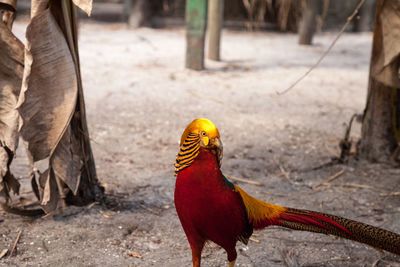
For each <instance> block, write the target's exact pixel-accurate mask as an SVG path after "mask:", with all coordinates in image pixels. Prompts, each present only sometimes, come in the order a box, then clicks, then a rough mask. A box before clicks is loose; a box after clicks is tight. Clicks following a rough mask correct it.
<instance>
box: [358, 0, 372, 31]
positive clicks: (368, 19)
mask: <svg viewBox="0 0 400 267" xmlns="http://www.w3.org/2000/svg"><path fill="white" fill-rule="evenodd" d="M375 2H376V0H367V1H366V2H365V3H364V5H363V6H362V7H361V9H360V11H359V12H358V17H357V18H358V19H357V20H355V21H354V31H355V32H369V31H371V29H372V22H373V21H372V18H373V16H374V8H375Z"/></svg>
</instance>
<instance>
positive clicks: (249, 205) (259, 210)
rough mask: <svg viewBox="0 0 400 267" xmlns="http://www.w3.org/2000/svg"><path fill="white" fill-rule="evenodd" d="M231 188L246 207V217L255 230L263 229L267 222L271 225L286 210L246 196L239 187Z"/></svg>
mask: <svg viewBox="0 0 400 267" xmlns="http://www.w3.org/2000/svg"><path fill="white" fill-rule="evenodd" d="M233 186H234V187H235V189H236V191H237V192H239V194H240V196H241V197H242V199H243V203H244V206H245V207H246V211H247V217H248V219H249V221H250V222H251V223H252V224H253V227H254V228H255V229H259V228H262V227H265V226H266V225H264V224H270V223H269V222H271V224H272V222H273V221H275V220H277V219H278V218H279V216H280V215H281V214H282V213H283V212H285V211H286V210H287V209H286V208H285V207H282V206H278V205H274V204H269V203H266V202H264V201H261V200H258V199H256V198H254V197H252V196H250V195H249V194H247V193H246V192H245V191H244V190H243V189H241V188H240V187H239V186H237V185H233Z"/></svg>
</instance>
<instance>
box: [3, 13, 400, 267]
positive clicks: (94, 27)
mask: <svg viewBox="0 0 400 267" xmlns="http://www.w3.org/2000/svg"><path fill="white" fill-rule="evenodd" d="M25 24H26V22H25V21H17V22H16V25H15V32H16V34H17V35H18V36H19V37H21V38H23V39H24V37H23V35H24V29H25ZM80 28H81V31H80V39H79V45H80V55H81V62H82V72H83V83H84V89H85V97H86V104H87V113H88V121H89V127H90V134H91V138H92V140H93V142H92V146H93V150H94V155H95V160H96V166H97V172H98V176H99V179H100V180H101V182H102V183H103V184H104V185H105V187H106V192H107V194H108V196H109V198H113V199H115V200H116V202H115V203H114V204H115V205H114V206H108V207H105V206H102V205H98V204H95V205H91V206H88V207H70V208H67V210H66V211H65V212H64V213H63V214H59V215H53V216H48V217H46V218H37V219H30V218H22V217H19V216H14V215H7V214H4V213H0V221H1V222H0V251H1V250H2V249H5V248H11V246H12V244H13V242H14V240H15V238H16V236H17V233H18V231H19V230H22V235H21V238H20V240H19V243H18V247H17V251H16V253H15V254H16V255H15V256H12V257H10V258H8V257H4V258H2V259H1V260H0V265H4V266H25V265H27V266H38V265H40V266H190V264H191V253H190V249H189V246H188V243H187V241H186V237H185V235H184V233H183V231H182V229H181V226H180V223H179V221H178V217H177V215H176V212H175V208H174V202H173V192H174V184H175V178H174V169H173V163H174V160H175V156H176V153H177V150H178V141H179V139H180V135H181V133H182V131H183V129H184V127H185V126H186V125H187V124H188V123H189V122H190V121H191V120H193V119H194V118H197V117H206V118H209V119H210V120H212V121H213V122H215V124H216V125H217V126H218V127H219V129H220V132H221V135H222V141H223V143H224V161H223V166H222V169H223V172H224V173H225V174H228V175H231V176H235V177H241V178H246V179H251V180H255V181H258V182H260V183H262V186H257V185H251V184H247V183H239V184H240V186H241V187H242V188H244V189H245V190H247V191H248V192H249V193H251V194H252V195H254V196H256V197H258V198H260V199H263V200H265V201H268V202H272V203H276V204H280V205H285V206H290V207H296V208H307V209H311V210H317V211H324V212H326V213H332V214H336V215H340V216H344V217H348V218H351V219H355V220H358V221H362V222H365V223H369V224H372V225H376V226H379V227H382V228H385V229H389V230H392V231H395V232H400V223H399V222H400V196H399V195H398V194H397V195H396V194H395V192H399V191H400V169H399V168H395V167H393V166H390V165H385V164H376V163H375V164H372V163H368V162H363V161H356V160H351V161H350V162H349V163H348V164H335V165H331V166H325V167H321V168H316V167H318V166H321V165H322V164H324V163H327V162H329V161H330V160H331V158H332V157H334V156H337V155H338V154H339V149H338V143H339V141H340V139H341V138H342V137H343V135H344V131H345V126H346V124H347V123H348V121H349V119H350V117H351V116H352V114H354V113H361V112H362V111H363V108H364V104H365V99H366V88H367V77H368V68H369V55H370V50H371V39H372V35H371V34H369V33H366V34H350V33H347V34H344V35H343V36H342V37H341V39H340V40H339V42H338V43H337V45H336V46H335V47H334V48H333V50H332V51H331V53H330V54H329V55H328V56H327V58H326V59H325V60H324V61H323V63H322V64H321V66H320V67H318V68H317V69H315V70H314V71H313V72H312V74H310V75H309V76H308V77H307V78H306V79H305V80H304V81H303V82H301V83H300V84H299V85H298V86H297V87H296V88H295V89H293V90H292V91H291V92H289V93H287V94H284V95H281V96H279V95H277V93H276V92H277V91H281V90H283V89H285V88H286V87H288V86H289V85H290V84H291V83H292V82H293V81H294V80H296V79H297V78H298V77H299V76H300V75H302V74H303V73H304V72H305V71H306V70H307V69H308V68H309V66H310V65H312V64H313V63H314V62H315V61H316V60H317V59H318V57H319V56H320V55H321V54H322V53H323V51H324V50H325V49H326V48H327V47H328V46H329V44H330V42H331V41H332V40H333V38H334V36H335V34H334V33H323V34H319V35H317V36H316V38H315V45H313V46H299V45H297V36H296V35H294V34H278V33H270V32H256V33H246V32H233V31H224V32H223V43H222V59H223V60H222V62H212V61H207V62H206V65H207V68H206V70H204V71H201V72H196V71H190V70H186V69H184V51H185V37H184V31H183V30H182V29H164V30H154V29H148V28H144V29H139V30H129V29H127V28H126V27H125V26H124V25H123V24H98V23H93V22H83V23H82V24H81V27H80ZM359 134H360V125H359V124H356V125H355V128H354V131H353V133H352V139H353V140H354V141H356V140H357V139H358V138H359ZM18 153H19V154H18V155H17V157H16V159H15V161H14V163H13V166H12V171H13V172H14V173H15V174H16V176H18V177H19V178H20V180H21V182H22V183H23V184H24V185H25V187H24V188H23V190H22V191H23V192H25V193H23V194H22V197H24V198H31V197H32V195H31V194H29V187H28V186H27V184H28V177H27V169H28V166H27V160H26V158H25V155H24V153H23V149H20V151H19V152H18ZM338 172H343V173H342V174H341V175H339V176H338V177H336V178H334V177H333V175H335V174H337V173H338ZM330 177H331V178H332V181H330V183H328V184H326V183H325V184H323V182H324V181H326V180H327V179H330ZM14 199H16V200H18V197H15V198H14ZM253 238H254V241H250V243H249V244H248V246H245V245H243V244H239V245H238V247H237V248H238V260H237V266H400V258H399V257H397V256H394V255H392V254H390V253H381V252H379V251H377V250H375V249H373V248H370V247H368V246H365V245H363V244H359V243H355V242H350V241H346V240H342V239H336V238H333V237H331V236H325V235H318V234H313V233H305V232H295V231H291V230H285V229H282V228H278V227H271V228H269V229H265V230H263V231H259V232H257V235H255V236H254V237H253ZM203 263H204V266H224V265H225V264H226V255H225V252H224V251H223V250H222V249H220V248H219V247H217V246H215V245H213V244H209V245H208V246H207V247H206V249H205V250H204V252H203Z"/></svg>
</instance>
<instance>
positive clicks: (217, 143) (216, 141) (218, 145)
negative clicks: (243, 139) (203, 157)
mask: <svg viewBox="0 0 400 267" xmlns="http://www.w3.org/2000/svg"><path fill="white" fill-rule="evenodd" d="M211 144H212V145H214V146H215V147H216V148H217V149H219V150H222V148H223V146H222V142H221V140H220V139H219V138H218V137H215V138H213V139H211Z"/></svg>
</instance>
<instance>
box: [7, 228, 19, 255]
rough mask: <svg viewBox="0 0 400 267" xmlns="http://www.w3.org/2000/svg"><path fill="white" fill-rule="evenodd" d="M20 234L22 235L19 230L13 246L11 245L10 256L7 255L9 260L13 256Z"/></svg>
mask: <svg viewBox="0 0 400 267" xmlns="http://www.w3.org/2000/svg"><path fill="white" fill-rule="evenodd" d="M21 234H22V230H19V231H18V234H17V237H16V238H15V241H14V244H13V246H12V248H11V251H10V255H8V258H10V257H11V256H12V255H13V253H14V250H15V248H16V247H17V244H18V241H19V239H20V237H21Z"/></svg>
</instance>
